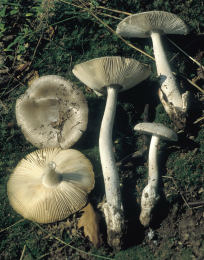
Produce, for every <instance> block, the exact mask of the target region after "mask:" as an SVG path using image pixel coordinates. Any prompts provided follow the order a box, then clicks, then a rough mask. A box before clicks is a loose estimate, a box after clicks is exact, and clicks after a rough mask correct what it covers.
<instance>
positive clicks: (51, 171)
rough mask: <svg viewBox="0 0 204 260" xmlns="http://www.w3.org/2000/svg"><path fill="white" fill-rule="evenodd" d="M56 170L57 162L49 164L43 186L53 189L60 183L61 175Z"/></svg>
mask: <svg viewBox="0 0 204 260" xmlns="http://www.w3.org/2000/svg"><path fill="white" fill-rule="evenodd" d="M55 169H56V164H55V162H53V161H51V162H49V163H48V165H47V167H46V169H45V171H44V174H43V176H42V183H43V185H45V186H47V187H51V186H55V185H57V184H59V183H60V175H59V174H58V173H57V172H56V171H55Z"/></svg>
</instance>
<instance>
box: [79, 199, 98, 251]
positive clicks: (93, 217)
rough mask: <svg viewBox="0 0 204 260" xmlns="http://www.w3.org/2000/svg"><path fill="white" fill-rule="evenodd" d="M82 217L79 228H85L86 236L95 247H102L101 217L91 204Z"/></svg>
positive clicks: (85, 208) (83, 210)
mask: <svg viewBox="0 0 204 260" xmlns="http://www.w3.org/2000/svg"><path fill="white" fill-rule="evenodd" d="M81 211H82V212H83V214H82V216H81V217H80V219H79V221H78V225H77V226H78V228H81V227H83V228H84V235H85V236H86V237H88V238H89V240H90V241H91V242H92V243H93V244H94V246H95V247H99V246H100V245H101V242H102V241H101V235H100V231H99V216H98V214H97V213H96V212H95V211H94V209H93V207H92V205H91V203H89V204H88V205H87V206H86V207H84V208H83V209H82V210H81Z"/></svg>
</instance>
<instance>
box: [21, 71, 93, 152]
mask: <svg viewBox="0 0 204 260" xmlns="http://www.w3.org/2000/svg"><path fill="white" fill-rule="evenodd" d="M16 119H17V123H18V125H19V126H20V127H21V130H22V132H23V134H24V136H25V138H26V139H27V140H28V141H29V142H31V143H32V144H33V145H34V146H36V147H38V148H44V147H61V148H63V149H67V148H69V147H71V146H72V145H73V144H74V143H76V142H77V141H78V139H79V138H80V137H81V135H82V134H83V132H84V131H85V130H86V127H87V122H88V106H87V102H86V99H85V96H84V94H83V92H82V91H80V90H79V89H78V88H77V87H76V86H74V85H73V84H72V83H71V82H70V81H68V80H66V79H64V78H62V77H60V76H57V75H47V76H42V77H40V78H38V79H36V80H34V81H33V82H32V84H31V86H30V87H29V88H28V89H27V90H26V92H25V93H24V94H23V95H22V96H21V97H20V98H18V99H17V101H16Z"/></svg>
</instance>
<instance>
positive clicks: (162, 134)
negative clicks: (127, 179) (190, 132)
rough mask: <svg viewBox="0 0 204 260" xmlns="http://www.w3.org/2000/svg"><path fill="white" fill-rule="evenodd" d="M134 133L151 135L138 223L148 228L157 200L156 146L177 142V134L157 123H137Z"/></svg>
mask: <svg viewBox="0 0 204 260" xmlns="http://www.w3.org/2000/svg"><path fill="white" fill-rule="evenodd" d="M134 130H135V131H139V132H141V133H145V134H149V135H152V138H151V142H150V147H149V159H148V164H149V165H148V169H149V172H148V184H147V186H146V187H145V188H144V190H143V192H142V198H141V214H140V222H141V223H142V225H144V226H148V225H149V223H150V220H151V214H152V210H153V208H154V207H155V205H156V203H157V201H158V200H159V193H158V184H159V171H158V162H157V160H158V144H159V140H160V139H165V140H170V141H177V138H178V137H177V134H176V133H175V132H174V131H173V130H171V129H170V128H168V127H166V126H164V125H163V124H159V123H139V124H137V125H136V126H135V127H134Z"/></svg>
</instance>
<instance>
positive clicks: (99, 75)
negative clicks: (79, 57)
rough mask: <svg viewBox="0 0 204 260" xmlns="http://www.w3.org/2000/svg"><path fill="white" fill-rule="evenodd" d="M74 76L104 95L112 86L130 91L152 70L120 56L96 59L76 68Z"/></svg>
mask: <svg viewBox="0 0 204 260" xmlns="http://www.w3.org/2000/svg"><path fill="white" fill-rule="evenodd" d="M72 72H73V73H74V75H75V76H76V77H77V78H78V79H80V80H81V81H82V82H83V83H84V84H86V85H87V86H88V87H90V88H91V89H93V90H95V91H96V92H99V93H104V92H105V88H106V87H108V86H111V85H117V86H118V85H119V86H121V91H123V90H126V89H129V88H131V87H133V86H135V85H137V84H139V83H140V82H141V81H143V80H145V79H146V78H147V77H149V75H150V68H149V67H148V66H147V65H144V64H142V63H140V62H138V61H136V60H135V59H131V58H124V57H120V56H107V57H102V58H96V59H92V60H89V61H86V62H84V63H81V64H78V65H76V66H74V69H73V70H72Z"/></svg>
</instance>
